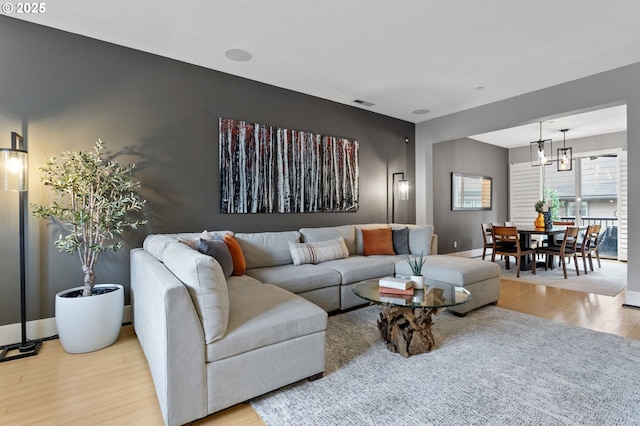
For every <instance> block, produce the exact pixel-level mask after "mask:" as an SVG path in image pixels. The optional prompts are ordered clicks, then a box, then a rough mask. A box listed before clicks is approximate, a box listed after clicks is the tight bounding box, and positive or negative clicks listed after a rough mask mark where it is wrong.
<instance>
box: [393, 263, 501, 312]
mask: <svg viewBox="0 0 640 426" xmlns="http://www.w3.org/2000/svg"><path fill="white" fill-rule="evenodd" d="M410 275H411V269H410V268H409V264H408V263H407V261H406V260H403V261H400V262H397V263H396V276H404V277H408V276H410ZM422 275H424V279H425V284H427V285H434V286H436V287H437V286H438V283H448V284H454V285H457V286H460V287H464V288H465V289H467V290H468V291H469V293H471V300H470V301H468V302H467V303H463V304H462V305H458V306H452V307H450V308H447V309H448V310H450V311H452V312H454V313H456V314H459V315H464V314H466V313H467V312H469V311H471V310H473V309H477V308H479V307H481V306H485V305H488V304H490V303H493V304H495V303H496V302H497V301H498V299H499V298H500V266H499V265H497V264H495V263H493V262H487V261H484V260H479V259H469V258H466V257H456V256H444V255H437V254H436V255H431V256H426V257H425V263H424V265H423V266H422Z"/></svg>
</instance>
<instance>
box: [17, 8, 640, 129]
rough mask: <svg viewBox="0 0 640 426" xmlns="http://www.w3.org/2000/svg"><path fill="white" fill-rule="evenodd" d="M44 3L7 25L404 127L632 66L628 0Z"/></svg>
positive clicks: (639, 55) (634, 18)
mask: <svg viewBox="0 0 640 426" xmlns="http://www.w3.org/2000/svg"><path fill="white" fill-rule="evenodd" d="M45 5H46V11H45V12H44V13H42V14H17V13H15V11H14V12H13V13H9V14H7V15H8V16H12V17H15V18H19V19H24V20H28V21H32V22H36V23H39V24H43V25H46V26H50V27H53V28H58V29H62V30H65V31H69V32H72V33H77V34H82V35H85V36H88V37H92V38H96V39H99V40H104V41H108V42H111V43H115V44H119V45H122V46H127V47H131V48H134V49H139V50H142V51H146V52H151V53H154V54H157V55H161V56H165V57H169V58H174V59H177V60H180V61H184V62H188V63H192V64H196V65H200V66H203V67H207V68H211V69H215V70H219V71H223V72H226V73H230V74H234V75H238V76H241V77H246V78H249V79H252V80H257V81H261V82H264V83H268V84H271V85H275V86H278V87H282V88H287V89H291V90H294V91H298V92H302V93H307V94H310V95H314V96H318V97H320V98H325V99H329V100H332V101H336V102H340V103H344V104H347V105H354V106H358V105H356V104H354V103H353V100H355V99H361V100H364V101H368V102H372V103H373V104H375V105H373V106H371V107H364V106H358V107H359V108H363V109H367V110H370V111H374V112H378V113H380V114H384V115H388V116H391V117H396V118H400V119H403V120H407V121H410V122H414V123H415V122H420V121H425V120H429V119H431V118H435V117H439V116H442V115H446V114H450V113H453V112H457V111H461V110H464V109H468V108H472V107H476V106H480V105H484V104H487V103H490V102H495V101H498V100H502V99H506V98H509V97H512V96H516V95H520V94H523V93H527V92H531V91H534V90H537V89H541V88H544V87H549V86H552V85H556V84H560V83H563V82H566V81H570V80H574V79H577V78H580V77H584V76H588V75H592V74H595V73H598V72H602V71H606V70H610V69H614V68H618V67H621V66H624V65H628V64H632V63H636V62H640V25H638V16H640V1H638V0H616V1H613V2H611V1H603V0H562V1H558V0H538V1H527V0H485V1H473V0H459V1H451V0H401V1H382V0H373V1H372V0H323V1H301V0H273V1H264V0H215V1H206V0H192V1H188V2H185V1H182V2H181V1H178V0H136V1H131V0H92V1H86V0H64V1H63V0H58V1H55V2H47V3H45ZM230 48H240V49H245V50H247V51H249V52H250V53H251V54H252V55H253V58H252V60H251V61H249V62H233V61H230V60H229V59H227V58H226V57H225V55H224V52H225V51H226V50H227V49H230ZM478 87H484V90H477V89H476V88H478ZM418 109H429V110H430V111H431V112H430V113H428V114H423V115H416V114H413V113H412V111H414V110H418ZM528 139H529V138H528Z"/></svg>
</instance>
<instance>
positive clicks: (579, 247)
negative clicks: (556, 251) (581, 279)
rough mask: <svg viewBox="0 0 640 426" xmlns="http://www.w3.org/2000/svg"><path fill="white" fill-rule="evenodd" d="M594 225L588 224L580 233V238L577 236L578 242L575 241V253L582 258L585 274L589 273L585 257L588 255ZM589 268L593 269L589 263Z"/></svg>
mask: <svg viewBox="0 0 640 426" xmlns="http://www.w3.org/2000/svg"><path fill="white" fill-rule="evenodd" d="M594 226H595V225H589V226H588V227H587V230H586V231H585V232H584V234H583V235H582V238H578V242H577V243H576V255H577V256H578V257H581V258H582V264H583V266H584V273H585V275H586V274H588V273H589V272H588V271H587V258H588V257H589V247H590V246H591V235H592V234H593V228H594ZM591 270H592V271H593V264H591Z"/></svg>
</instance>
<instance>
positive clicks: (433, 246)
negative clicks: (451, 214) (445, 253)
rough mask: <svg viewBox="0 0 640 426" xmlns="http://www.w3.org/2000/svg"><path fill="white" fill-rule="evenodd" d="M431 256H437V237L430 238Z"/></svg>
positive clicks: (435, 235)
mask: <svg viewBox="0 0 640 426" xmlns="http://www.w3.org/2000/svg"><path fill="white" fill-rule="evenodd" d="M431 254H438V235H437V234H433V235H432V236H431Z"/></svg>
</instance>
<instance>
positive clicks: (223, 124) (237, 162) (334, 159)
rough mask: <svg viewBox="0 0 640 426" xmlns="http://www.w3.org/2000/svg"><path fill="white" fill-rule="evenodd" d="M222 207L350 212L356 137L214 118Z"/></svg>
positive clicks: (249, 210) (353, 204)
mask: <svg viewBox="0 0 640 426" xmlns="http://www.w3.org/2000/svg"><path fill="white" fill-rule="evenodd" d="M219 124H220V132H219V152H220V158H219V164H220V200H221V211H222V213H274V212H278V213H303V212H355V211H357V210H358V173H359V170H358V142H357V141H352V140H349V139H344V138H336V137H330V136H322V135H319V134H315V133H310V132H303V131H298V130H290V129H281V128H276V127H272V126H265V125H263V124H257V123H248V122H245V121H240V120H231V119H226V118H221V119H220V123H219Z"/></svg>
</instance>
